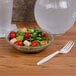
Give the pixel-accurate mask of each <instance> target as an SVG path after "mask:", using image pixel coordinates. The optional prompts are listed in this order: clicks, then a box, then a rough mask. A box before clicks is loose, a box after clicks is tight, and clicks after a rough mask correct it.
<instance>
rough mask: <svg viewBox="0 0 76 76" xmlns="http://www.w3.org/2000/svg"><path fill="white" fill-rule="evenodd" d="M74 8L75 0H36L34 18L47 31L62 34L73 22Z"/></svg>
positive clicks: (75, 14) (75, 6)
mask: <svg viewBox="0 0 76 76" xmlns="http://www.w3.org/2000/svg"><path fill="white" fill-rule="evenodd" d="M75 8H76V0H36V4H35V10H34V13H35V19H36V21H37V23H38V25H39V26H40V27H41V28H42V29H43V30H45V31H47V32H48V33H50V34H54V35H60V34H64V33H65V32H66V31H67V30H69V29H70V28H71V27H72V26H73V24H74V22H75V18H76V12H75Z"/></svg>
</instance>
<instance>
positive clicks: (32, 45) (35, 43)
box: [30, 41, 38, 47]
mask: <svg viewBox="0 0 76 76" xmlns="http://www.w3.org/2000/svg"><path fill="white" fill-rule="evenodd" d="M37 44H38V42H37V41H33V42H32V43H31V45H30V46H31V47H36V46H37Z"/></svg>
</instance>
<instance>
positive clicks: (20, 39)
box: [9, 28, 50, 47]
mask: <svg viewBox="0 0 76 76" xmlns="http://www.w3.org/2000/svg"><path fill="white" fill-rule="evenodd" d="M9 41H10V43H12V44H15V45H18V46H26V47H39V46H43V45H46V44H48V43H49V42H50V38H49V36H48V34H47V33H45V32H43V31H42V30H41V29H36V28H21V29H19V30H17V31H16V32H14V31H11V32H10V33H9Z"/></svg>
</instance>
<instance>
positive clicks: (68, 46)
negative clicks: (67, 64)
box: [64, 41, 73, 50]
mask: <svg viewBox="0 0 76 76" xmlns="http://www.w3.org/2000/svg"><path fill="white" fill-rule="evenodd" d="M72 44H73V41H71V42H70V43H69V44H68V45H67V47H66V48H64V49H66V50H68V49H69V48H70V47H71V45H72Z"/></svg>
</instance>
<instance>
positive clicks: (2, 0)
mask: <svg viewBox="0 0 76 76" xmlns="http://www.w3.org/2000/svg"><path fill="white" fill-rule="evenodd" d="M12 8H13V0H0V37H5V33H6V32H7V31H8V30H9V29H10V26H11V20H12Z"/></svg>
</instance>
